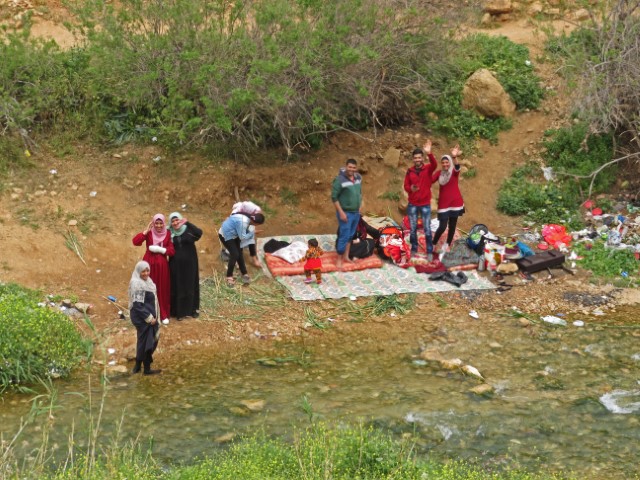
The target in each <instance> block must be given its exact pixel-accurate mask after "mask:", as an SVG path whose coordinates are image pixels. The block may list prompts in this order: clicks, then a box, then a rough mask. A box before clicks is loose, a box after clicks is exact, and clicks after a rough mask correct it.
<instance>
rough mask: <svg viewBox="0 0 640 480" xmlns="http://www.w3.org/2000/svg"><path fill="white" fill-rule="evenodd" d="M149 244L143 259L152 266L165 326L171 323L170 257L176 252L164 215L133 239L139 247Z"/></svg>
mask: <svg viewBox="0 0 640 480" xmlns="http://www.w3.org/2000/svg"><path fill="white" fill-rule="evenodd" d="M145 241H146V242H147V251H146V252H145V253H144V257H142V259H143V260H144V261H145V262H147V263H148V264H149V265H150V266H151V280H153V283H155V284H156V288H157V296H158V305H159V307H160V317H159V318H162V319H163V320H162V323H163V324H165V325H166V324H168V323H169V315H170V312H171V274H170V272H169V261H168V257H173V255H174V254H175V250H174V248H173V243H172V242H171V232H169V231H168V230H167V224H166V221H165V219H164V215H162V214H161V213H158V214H156V215H155V216H154V217H153V220H151V222H150V223H149V225H148V226H147V229H146V230H145V231H143V232H142V233H138V234H137V235H136V236H135V237H133V244H134V245H135V246H136V247H139V246H140V245H142V244H143V243H144V242H145Z"/></svg>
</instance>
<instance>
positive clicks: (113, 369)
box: [107, 365, 129, 373]
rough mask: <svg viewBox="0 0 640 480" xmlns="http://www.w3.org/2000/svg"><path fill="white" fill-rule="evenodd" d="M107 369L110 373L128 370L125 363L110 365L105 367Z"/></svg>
mask: <svg viewBox="0 0 640 480" xmlns="http://www.w3.org/2000/svg"><path fill="white" fill-rule="evenodd" d="M107 370H108V371H109V372H110V373H127V372H128V371H129V369H128V368H127V367H126V366H125V365H113V366H111V365H110V366H109V367H107Z"/></svg>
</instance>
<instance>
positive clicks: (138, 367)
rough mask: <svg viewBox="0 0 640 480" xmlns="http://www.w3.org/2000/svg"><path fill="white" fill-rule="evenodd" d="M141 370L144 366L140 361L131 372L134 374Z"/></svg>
mask: <svg viewBox="0 0 640 480" xmlns="http://www.w3.org/2000/svg"><path fill="white" fill-rule="evenodd" d="M140 370H142V366H141V365H140V364H139V363H136V366H135V367H133V370H131V373H132V374H136V373H140Z"/></svg>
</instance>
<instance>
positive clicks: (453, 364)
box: [440, 358, 463, 370]
mask: <svg viewBox="0 0 640 480" xmlns="http://www.w3.org/2000/svg"><path fill="white" fill-rule="evenodd" d="M462 365H463V363H462V360H460V359H459V358H452V359H450V360H440V366H441V367H442V368H444V369H445V370H457V369H458V368H460V367H462Z"/></svg>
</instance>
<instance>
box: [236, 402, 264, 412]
mask: <svg viewBox="0 0 640 480" xmlns="http://www.w3.org/2000/svg"><path fill="white" fill-rule="evenodd" d="M240 403H241V404H242V405H244V406H245V407H247V409H249V410H250V411H252V412H261V411H262V410H263V409H264V406H265V404H266V401H265V400H242V401H241V402H240Z"/></svg>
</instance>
